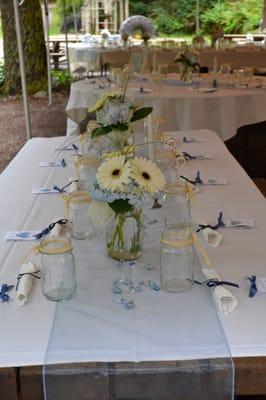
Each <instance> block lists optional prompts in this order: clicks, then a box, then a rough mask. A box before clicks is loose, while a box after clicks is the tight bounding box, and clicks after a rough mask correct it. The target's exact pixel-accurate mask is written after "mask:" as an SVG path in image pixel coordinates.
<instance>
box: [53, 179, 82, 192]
mask: <svg viewBox="0 0 266 400" xmlns="http://www.w3.org/2000/svg"><path fill="white" fill-rule="evenodd" d="M78 181H79V180H78V179H74V180H73V181H71V182H68V183H67V184H66V185H64V186H62V187H61V188H60V187H59V186H57V185H54V186H53V189H54V190H57V191H58V192H59V193H66V191H65V189H66V188H67V187H69V186H70V185H71V184H72V183H75V182H78Z"/></svg>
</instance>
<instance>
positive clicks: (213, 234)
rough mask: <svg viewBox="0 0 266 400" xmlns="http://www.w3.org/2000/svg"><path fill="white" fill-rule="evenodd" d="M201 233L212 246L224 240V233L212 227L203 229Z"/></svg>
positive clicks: (218, 244) (216, 245)
mask: <svg viewBox="0 0 266 400" xmlns="http://www.w3.org/2000/svg"><path fill="white" fill-rule="evenodd" d="M201 233H202V236H203V237H204V239H205V242H206V243H207V244H208V245H209V246H211V247H218V246H220V244H221V242H222V240H223V235H222V234H221V233H219V232H218V231H217V230H214V229H211V228H205V229H202V231H201Z"/></svg>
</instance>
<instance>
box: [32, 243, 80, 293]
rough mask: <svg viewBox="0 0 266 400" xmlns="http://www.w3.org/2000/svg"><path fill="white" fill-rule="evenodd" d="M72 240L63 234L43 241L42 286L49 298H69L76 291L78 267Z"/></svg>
mask: <svg viewBox="0 0 266 400" xmlns="http://www.w3.org/2000/svg"><path fill="white" fill-rule="evenodd" d="M72 249H73V246H72V244H71V241H70V240H69V239H68V238H66V237H63V236H58V237H56V238H45V239H43V240H42V241H41V243H40V247H39V253H40V254H41V261H40V272H41V286H42V291H43V294H44V296H45V297H46V298H47V299H48V300H53V301H61V300H69V299H71V298H72V297H73V296H74V295H75V293H76V287H77V284H76V268H75V260H74V256H73V254H72Z"/></svg>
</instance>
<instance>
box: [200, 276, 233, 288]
mask: <svg viewBox="0 0 266 400" xmlns="http://www.w3.org/2000/svg"><path fill="white" fill-rule="evenodd" d="M194 283H197V284H198V285H201V286H202V285H206V286H208V287H209V288H214V289H215V288H216V287H217V286H223V285H227V286H233V287H235V288H239V285H238V284H237V283H234V282H228V281H220V280H219V279H218V278H213V279H207V280H206V281H203V282H199V281H196V280H194Z"/></svg>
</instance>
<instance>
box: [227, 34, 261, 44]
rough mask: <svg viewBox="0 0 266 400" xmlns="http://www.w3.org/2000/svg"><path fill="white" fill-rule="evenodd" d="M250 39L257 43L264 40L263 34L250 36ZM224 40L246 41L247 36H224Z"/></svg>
mask: <svg viewBox="0 0 266 400" xmlns="http://www.w3.org/2000/svg"><path fill="white" fill-rule="evenodd" d="M252 37H253V39H254V41H255V42H259V41H261V40H264V35H263V34H257V33H255V34H254V35H253V34H252ZM223 38H224V39H227V40H234V39H242V40H246V39H247V35H243V34H240V33H239V34H238V33H236V34H224V35H223Z"/></svg>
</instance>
